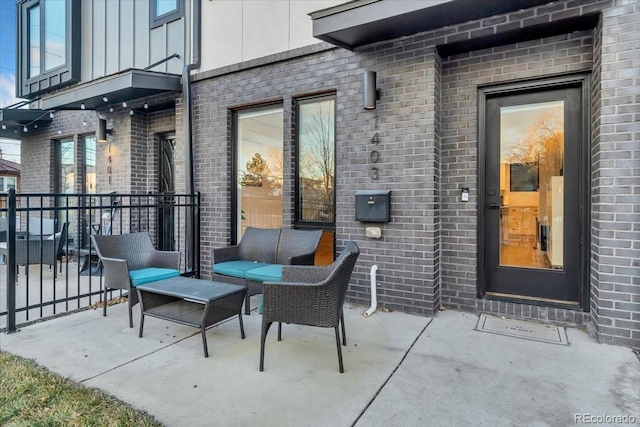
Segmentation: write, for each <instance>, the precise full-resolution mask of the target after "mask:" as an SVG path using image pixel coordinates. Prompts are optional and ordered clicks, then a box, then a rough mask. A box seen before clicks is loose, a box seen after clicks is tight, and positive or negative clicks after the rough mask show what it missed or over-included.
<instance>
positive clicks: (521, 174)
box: [509, 162, 540, 191]
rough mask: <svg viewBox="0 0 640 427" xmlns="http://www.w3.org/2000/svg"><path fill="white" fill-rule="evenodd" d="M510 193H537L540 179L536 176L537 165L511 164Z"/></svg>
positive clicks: (535, 163)
mask: <svg viewBox="0 0 640 427" xmlns="http://www.w3.org/2000/svg"><path fill="white" fill-rule="evenodd" d="M510 175H511V178H510V180H509V181H510V183H509V188H510V189H511V191H538V188H539V187H540V178H539V176H538V163H537V162H532V163H512V164H511V165H510Z"/></svg>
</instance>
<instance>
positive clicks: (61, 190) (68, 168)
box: [55, 139, 77, 243]
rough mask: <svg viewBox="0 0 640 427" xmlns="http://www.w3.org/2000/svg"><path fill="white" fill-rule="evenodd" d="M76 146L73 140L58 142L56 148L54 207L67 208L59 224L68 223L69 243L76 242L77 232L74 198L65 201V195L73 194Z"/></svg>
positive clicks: (61, 214)
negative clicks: (55, 195)
mask: <svg viewBox="0 0 640 427" xmlns="http://www.w3.org/2000/svg"><path fill="white" fill-rule="evenodd" d="M75 154H76V144H75V141H74V140H73V139H69V140H63V141H58V142H57V146H56V189H55V192H56V194H59V195H60V196H58V197H56V206H59V207H63V208H65V207H68V208H69V209H68V210H62V211H61V212H60V216H59V223H61V224H62V223H65V222H67V223H69V226H68V230H69V242H70V243H73V242H75V241H76V239H75V234H76V230H77V225H76V221H75V218H76V214H75V211H74V210H73V208H75V206H76V198H69V199H67V198H66V197H64V195H65V194H73V193H75V192H76V191H75V179H76V163H75V160H76V155H75Z"/></svg>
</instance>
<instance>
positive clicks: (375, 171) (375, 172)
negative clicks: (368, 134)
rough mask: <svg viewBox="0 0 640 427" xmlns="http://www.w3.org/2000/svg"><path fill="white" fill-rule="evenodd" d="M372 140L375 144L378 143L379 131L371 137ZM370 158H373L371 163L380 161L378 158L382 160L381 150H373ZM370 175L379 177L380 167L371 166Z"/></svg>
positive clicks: (375, 177) (374, 177)
mask: <svg viewBox="0 0 640 427" xmlns="http://www.w3.org/2000/svg"><path fill="white" fill-rule="evenodd" d="M371 142H372V143H374V144H375V145H378V132H376V133H375V134H374V135H373V138H371ZM369 158H370V159H371V163H378V160H380V152H379V151H378V150H371V154H369ZM369 176H370V177H371V179H378V168H377V167H376V166H373V167H372V168H371V170H370V171H369Z"/></svg>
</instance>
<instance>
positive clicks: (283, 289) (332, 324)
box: [260, 242, 360, 373]
mask: <svg viewBox="0 0 640 427" xmlns="http://www.w3.org/2000/svg"><path fill="white" fill-rule="evenodd" d="M358 255H360V249H359V248H358V245H356V244H355V243H354V242H347V244H346V246H345V249H344V251H343V252H342V254H340V256H339V257H338V258H337V259H336V260H335V261H334V262H333V264H331V265H329V266H327V267H303V266H284V267H283V268H282V282H265V283H264V306H263V312H262V335H261V338H260V370H261V371H263V370H264V346H265V341H266V338H267V333H268V332H269V328H270V327H271V324H272V323H273V322H278V323H279V325H278V341H280V339H281V324H282V322H284V323H294V324H297V325H307V326H319V327H324V328H334V329H335V333H336V344H337V347H338V362H339V365H340V373H342V372H344V367H343V364H342V349H341V348H340V331H339V329H338V326H339V325H340V324H342V337H343V343H342V344H343V345H346V336H345V330H344V316H343V312H342V306H343V304H344V298H345V295H346V293H347V288H348V287H349V279H350V278H351V272H352V271H353V267H354V266H355V264H356V260H357V259H358Z"/></svg>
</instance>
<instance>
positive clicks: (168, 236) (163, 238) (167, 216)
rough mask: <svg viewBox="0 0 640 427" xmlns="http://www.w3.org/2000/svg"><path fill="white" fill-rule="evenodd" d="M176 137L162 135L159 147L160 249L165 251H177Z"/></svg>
mask: <svg viewBox="0 0 640 427" xmlns="http://www.w3.org/2000/svg"><path fill="white" fill-rule="evenodd" d="M175 141H176V138H175V135H161V136H160V146H159V154H160V159H159V165H160V166H159V167H160V170H159V176H160V183H159V191H160V193H161V194H163V196H161V197H160V200H159V202H160V207H159V208H158V249H159V250H163V251H173V250H175V235H174V233H175V221H174V215H175V208H174V206H173V204H174V196H173V195H174V193H175V183H174V169H173V150H174V147H175Z"/></svg>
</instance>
